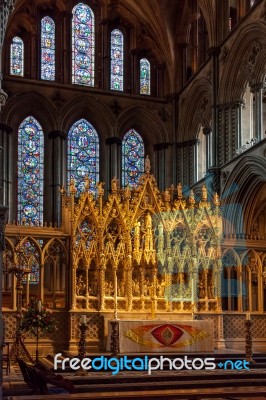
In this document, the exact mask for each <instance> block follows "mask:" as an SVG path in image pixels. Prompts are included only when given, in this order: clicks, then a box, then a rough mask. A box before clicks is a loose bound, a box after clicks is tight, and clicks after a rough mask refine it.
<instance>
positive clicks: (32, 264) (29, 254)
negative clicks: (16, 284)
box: [22, 240, 43, 285]
mask: <svg viewBox="0 0 266 400" xmlns="http://www.w3.org/2000/svg"><path fill="white" fill-rule="evenodd" d="M39 242H43V241H40V240H39ZM23 250H24V257H23V259H24V260H23V261H24V263H25V262H26V267H27V268H28V269H30V273H29V283H30V284H31V285H36V284H38V283H39V253H38V250H37V246H36V244H35V243H32V242H31V241H29V240H27V241H26V242H24V243H23ZM27 279H28V278H27V275H24V277H23V279H22V282H23V283H24V284H25V283H26V282H27Z"/></svg>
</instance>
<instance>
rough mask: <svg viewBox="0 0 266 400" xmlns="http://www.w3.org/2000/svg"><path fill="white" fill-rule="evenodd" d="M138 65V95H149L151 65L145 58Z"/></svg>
mask: <svg viewBox="0 0 266 400" xmlns="http://www.w3.org/2000/svg"><path fill="white" fill-rule="evenodd" d="M139 64H140V94H151V65H150V63H149V61H148V60H147V59H146V58H142V59H141V60H140V62H139Z"/></svg>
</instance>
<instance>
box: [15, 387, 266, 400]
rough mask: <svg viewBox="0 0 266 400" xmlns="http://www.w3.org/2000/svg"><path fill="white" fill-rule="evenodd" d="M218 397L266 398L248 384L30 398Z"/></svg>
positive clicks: (160, 399) (263, 392) (23, 398)
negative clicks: (243, 385) (239, 386)
mask: <svg viewBox="0 0 266 400" xmlns="http://www.w3.org/2000/svg"><path fill="white" fill-rule="evenodd" d="M219 397H232V398H234V399H237V398H239V397H240V398H241V397H245V398H247V397H250V398H251V399H254V398H261V399H263V398H265V399H266V386H258V387H255V386H249V387H243V388H238V387H237V388H235V387H225V388H208V389H205V388H201V389H171V390H149V391H148V390H139V391H137V390H135V391H131V392H97V393H73V394H67V393H65V394H57V395H52V394H50V395H33V396H30V400H45V399H46V400H48V399H49V400H58V399H64V400H68V399H80V400H83V399H84V400H93V399H101V400H110V399H114V398H117V399H121V400H132V399H156V400H165V399H172V400H178V399H182V400H184V399H188V400H201V399H206V398H208V399H212V398H213V399H215V398H219ZM8 400H29V397H28V396H11V397H8Z"/></svg>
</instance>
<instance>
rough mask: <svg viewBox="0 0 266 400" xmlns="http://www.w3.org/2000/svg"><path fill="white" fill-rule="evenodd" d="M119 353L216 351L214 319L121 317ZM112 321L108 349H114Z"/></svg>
mask: <svg viewBox="0 0 266 400" xmlns="http://www.w3.org/2000/svg"><path fill="white" fill-rule="evenodd" d="M115 322H116V327H117V328H118V330H117V335H118V344H119V353H121V354H123V353H124V354H125V353H127V354H128V353H146V354H149V353H180V352H185V353H192V352H213V351H214V334H213V323H212V321H198V320H187V321H186V320H180V321H160V320H154V321H153V320H150V321H147V320H145V321H142V320H117V321H115ZM113 323H114V321H109V323H108V340H107V351H110V349H111V340H113V338H112V325H113Z"/></svg>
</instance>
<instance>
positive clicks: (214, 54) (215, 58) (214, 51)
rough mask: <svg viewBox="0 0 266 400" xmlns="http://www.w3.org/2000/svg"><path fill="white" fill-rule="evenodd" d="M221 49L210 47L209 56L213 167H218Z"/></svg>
mask: <svg viewBox="0 0 266 400" xmlns="http://www.w3.org/2000/svg"><path fill="white" fill-rule="evenodd" d="M220 51H221V49H220V48H219V47H210V48H209V49H208V55H209V56H210V57H211V63H212V134H213V137H212V142H213V146H212V148H213V152H212V153H213V166H216V165H218V147H217V144H218V134H219V132H218V99H217V97H218V96H217V94H218V89H219V54H220Z"/></svg>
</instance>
